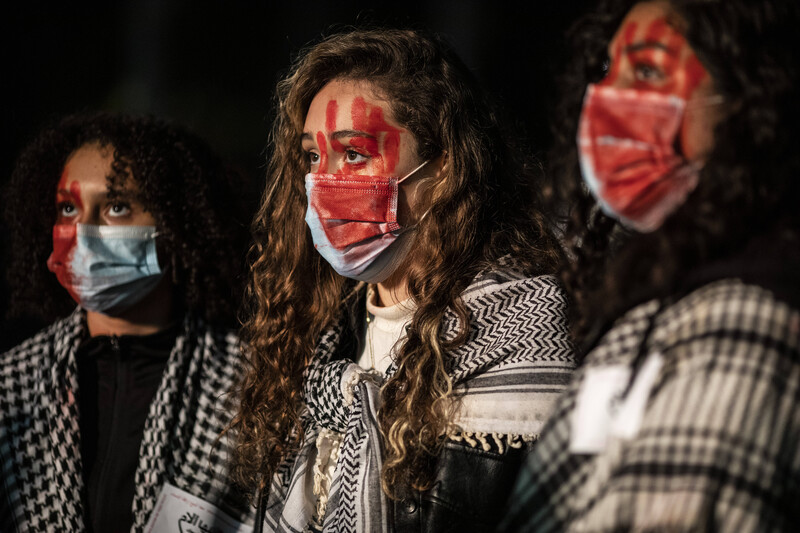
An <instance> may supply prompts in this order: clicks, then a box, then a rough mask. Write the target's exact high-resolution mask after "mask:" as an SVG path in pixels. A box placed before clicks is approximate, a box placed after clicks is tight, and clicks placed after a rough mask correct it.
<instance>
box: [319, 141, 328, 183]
mask: <svg viewBox="0 0 800 533" xmlns="http://www.w3.org/2000/svg"><path fill="white" fill-rule="evenodd" d="M317 146H318V147H319V172H322V173H325V172H328V143H327V142H325V134H324V133H322V132H321V131H318V132H317Z"/></svg>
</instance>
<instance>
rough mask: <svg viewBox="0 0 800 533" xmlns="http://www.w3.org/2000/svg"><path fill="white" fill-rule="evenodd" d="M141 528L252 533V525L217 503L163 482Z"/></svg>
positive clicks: (154, 532)
mask: <svg viewBox="0 0 800 533" xmlns="http://www.w3.org/2000/svg"><path fill="white" fill-rule="evenodd" d="M144 530H145V532H147V533H252V532H253V527H252V526H248V525H247V524H243V523H241V522H239V521H238V520H236V519H234V518H232V517H231V516H230V515H228V514H226V513H225V512H224V511H222V510H220V509H219V507H217V506H216V505H213V504H211V503H208V502H207V501H205V500H202V499H200V498H198V497H197V496H194V495H192V494H189V493H188V492H186V491H185V490H181V489H179V488H178V487H176V486H174V485H171V484H169V483H164V487H163V488H162V489H161V494H160V495H159V496H158V500H157V501H156V506H155V509H154V510H153V513H152V514H151V515H150V519H149V520H148V521H147V524H146V525H145V526H144Z"/></svg>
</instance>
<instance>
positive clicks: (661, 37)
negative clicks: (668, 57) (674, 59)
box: [643, 17, 683, 53]
mask: <svg viewBox="0 0 800 533" xmlns="http://www.w3.org/2000/svg"><path fill="white" fill-rule="evenodd" d="M667 36H669V38H668V39H667ZM676 36H677V37H678V40H680V41H682V40H683V37H682V36H681V34H680V33H678V32H676V31H675V28H673V27H672V26H670V25H669V23H668V22H667V19H666V18H664V17H661V18H657V19H655V20H654V21H652V22H651V23H650V24H648V26H647V30H646V31H645V34H644V41H643V42H644V43H662V44H664V45H666V46H667V48H669V50H670V52H672V53H675V50H674V49H673V48H672V47H671V46H670V43H671V42H672V41H673V40H674V39H675V37H676Z"/></svg>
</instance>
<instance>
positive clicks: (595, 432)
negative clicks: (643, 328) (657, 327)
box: [569, 352, 663, 454]
mask: <svg viewBox="0 0 800 533" xmlns="http://www.w3.org/2000/svg"><path fill="white" fill-rule="evenodd" d="M662 365H663V357H662V356H661V354H660V353H658V352H654V353H652V354H651V355H649V356H648V357H647V359H646V360H645V362H644V364H643V365H642V368H641V369H640V371H639V372H638V373H637V374H636V378H635V380H634V382H633V384H632V385H631V388H630V391H629V392H628V394H627V396H625V398H622V395H623V394H624V393H625V389H626V388H627V386H628V381H629V380H630V376H631V369H630V367H629V366H626V365H614V366H605V367H596V368H590V369H588V370H587V371H586V377H585V378H584V380H583V384H581V388H580V390H579V391H578V396H577V397H576V399H575V410H574V411H573V413H572V420H571V438H570V444H569V450H570V453H575V454H594V453H600V452H602V451H603V450H605V449H606V445H607V444H608V439H609V436H614V437H618V438H621V439H632V438H634V437H635V436H636V435H637V434H638V433H639V428H640V427H641V425H642V418H643V417H644V410H645V407H646V406H647V400H648V399H649V398H650V391H651V390H652V389H653V385H654V384H655V382H656V378H657V377H658V374H659V372H660V371H661V366H662Z"/></svg>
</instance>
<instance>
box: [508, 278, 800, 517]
mask: <svg viewBox="0 0 800 533" xmlns="http://www.w3.org/2000/svg"><path fill="white" fill-rule="evenodd" d="M658 309H659V304H658V302H655V301H651V302H648V303H646V304H642V305H641V306H638V307H636V308H634V309H633V310H631V311H630V312H628V313H627V314H626V315H625V316H623V317H622V318H621V319H619V320H618V321H617V322H616V323H615V325H614V326H613V327H612V329H611V330H610V331H609V332H608V333H607V334H606V335H605V336H604V337H603V338H602V339H601V341H600V343H599V344H598V345H597V346H596V348H595V349H594V350H593V351H592V352H591V353H590V354H589V356H588V358H587V360H586V363H585V365H584V367H582V368H581V369H580V370H579V371H578V372H576V374H575V379H574V381H573V382H572V383H571V384H570V386H569V388H568V390H567V392H566V393H565V395H564V396H563V397H562V398H561V400H560V401H559V404H558V407H557V409H556V411H555V413H554V415H553V417H552V418H551V421H550V422H549V423H548V425H547V427H546V428H545V430H544V432H543V435H542V438H541V439H540V441H539V443H538V444H537V446H535V447H534V448H533V451H532V454H531V455H530V456H529V458H528V460H527V463H526V465H525V467H524V468H523V471H522V473H521V474H520V477H519V479H518V482H517V484H516V487H515V490H514V493H513V495H512V497H511V500H510V510H509V512H508V514H507V518H506V523H505V525H504V527H503V531H537V532H546V531H592V532H607V531H731V532H734V531H735V532H743V533H748V532H756V531H796V530H797V527H798V524H800V505H798V504H800V408H798V406H800V311H799V310H798V309H796V308H792V307H790V306H789V305H787V304H785V303H783V302H782V301H779V300H777V299H776V298H775V297H774V296H773V295H772V293H770V292H768V291H766V290H764V289H762V288H760V287H757V286H755V285H745V284H744V283H742V282H740V281H737V280H734V279H727V280H721V281H717V282H714V283H710V284H707V285H705V286H703V287H701V288H699V289H697V290H695V291H694V292H692V293H690V294H689V295H687V296H685V297H684V298H682V299H681V300H679V301H677V302H676V303H674V304H672V305H670V306H668V307H666V308H665V309H664V310H662V311H660V312H659V311H658ZM651 321H653V322H652V330H651V334H650V335H647V336H646V335H645V332H646V331H647V329H648V326H650V325H651ZM645 336H646V337H647V338H646V339H645ZM643 342H644V343H646V344H645V345H644V347H645V350H646V352H645V353H653V352H655V351H658V352H660V353H661V354H662V357H663V361H664V363H663V366H662V367H661V370H660V374H659V376H658V377H657V378H656V381H655V383H654V386H653V388H652V390H651V392H650V396H649V399H648V403H647V405H646V410H645V413H644V417H643V421H642V425H641V427H640V429H639V432H638V434H637V435H636V436H635V437H633V438H631V439H630V440H622V439H620V438H618V437H611V439H610V441H609V443H608V445H607V447H606V449H605V450H604V451H603V452H601V453H599V454H596V455H577V454H570V452H569V442H570V431H571V430H570V418H571V415H572V413H573V410H574V408H575V403H576V395H577V392H578V391H579V388H580V386H581V383H582V382H583V378H584V376H585V372H586V370H587V369H589V368H597V367H600V366H603V365H614V364H623V365H630V364H631V363H632V361H633V360H634V357H635V356H636V354H637V352H638V351H639V347H640V344H642V343H643Z"/></svg>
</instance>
